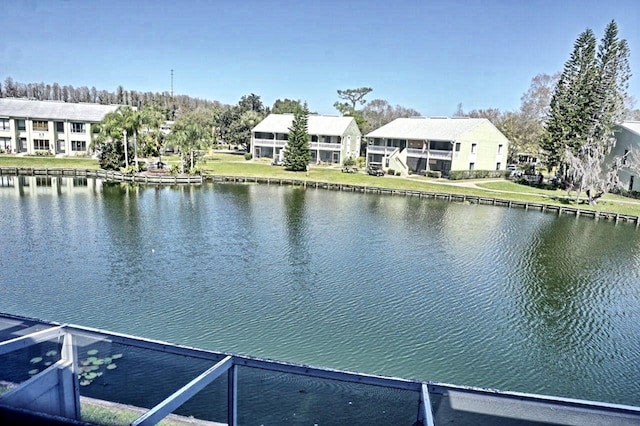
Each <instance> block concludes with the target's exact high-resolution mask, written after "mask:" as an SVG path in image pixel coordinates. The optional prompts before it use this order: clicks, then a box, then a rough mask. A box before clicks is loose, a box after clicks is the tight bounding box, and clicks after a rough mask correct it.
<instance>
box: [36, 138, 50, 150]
mask: <svg viewBox="0 0 640 426" xmlns="http://www.w3.org/2000/svg"><path fill="white" fill-rule="evenodd" d="M33 149H37V150H40V151H42V150H46V151H48V150H49V140H48V139H34V140H33Z"/></svg>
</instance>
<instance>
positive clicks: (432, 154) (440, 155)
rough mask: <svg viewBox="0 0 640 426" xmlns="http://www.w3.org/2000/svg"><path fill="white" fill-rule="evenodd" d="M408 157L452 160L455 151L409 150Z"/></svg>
mask: <svg viewBox="0 0 640 426" xmlns="http://www.w3.org/2000/svg"><path fill="white" fill-rule="evenodd" d="M407 155H408V156H410V157H419V158H433V159H435V160H451V159H452V155H453V151H445V150H442V149H428V150H426V151H423V150H421V149H416V148H407Z"/></svg>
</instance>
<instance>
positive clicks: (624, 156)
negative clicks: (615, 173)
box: [622, 149, 629, 165]
mask: <svg viewBox="0 0 640 426" xmlns="http://www.w3.org/2000/svg"><path fill="white" fill-rule="evenodd" d="M627 154H629V150H628V149H625V150H624V155H623V156H622V164H623V165H624V164H627Z"/></svg>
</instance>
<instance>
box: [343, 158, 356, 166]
mask: <svg viewBox="0 0 640 426" xmlns="http://www.w3.org/2000/svg"><path fill="white" fill-rule="evenodd" d="M342 165H343V166H345V167H351V166H355V165H356V159H355V158H353V157H347V158H345V159H344V161H343V162H342Z"/></svg>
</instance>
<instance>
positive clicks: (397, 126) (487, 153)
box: [366, 117, 509, 175]
mask: <svg viewBox="0 0 640 426" xmlns="http://www.w3.org/2000/svg"><path fill="white" fill-rule="evenodd" d="M366 138H367V165H379V166H381V167H382V168H383V169H385V170H386V169H389V168H390V169H393V170H395V171H399V172H400V173H402V174H403V175H406V174H408V173H410V172H411V173H421V172H423V171H425V170H431V171H440V172H442V173H443V174H444V175H446V174H448V173H449V171H452V170H506V166H507V153H508V148H509V140H508V139H507V138H506V137H505V136H504V135H503V134H502V133H501V132H500V131H499V130H498V129H497V128H496V127H495V126H494V125H493V124H492V123H491V122H490V121H489V120H487V119H486V118H446V117H443V118H439V117H434V118H425V117H412V118H397V119H395V120H393V121H392V122H391V123H388V124H386V125H384V126H382V127H380V128H379V129H376V130H374V131H373V132H371V133H369V134H367V135H366Z"/></svg>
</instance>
